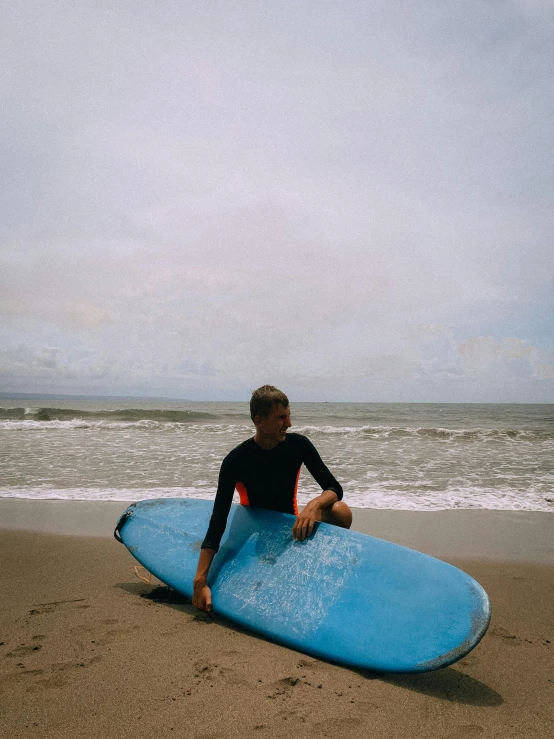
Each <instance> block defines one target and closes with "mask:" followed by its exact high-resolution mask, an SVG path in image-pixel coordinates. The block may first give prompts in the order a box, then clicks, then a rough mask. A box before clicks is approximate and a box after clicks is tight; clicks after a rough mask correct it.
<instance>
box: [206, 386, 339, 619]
mask: <svg viewBox="0 0 554 739" xmlns="http://www.w3.org/2000/svg"><path fill="white" fill-rule="evenodd" d="M250 415H251V417H252V421H253V422H254V426H255V427H256V433H255V435H254V437H253V438H251V439H248V440H247V441H245V442H243V443H242V444H239V446H237V447H235V449H233V450H232V451H231V452H230V453H229V454H228V455H227V456H226V457H225V459H224V460H223V463H222V465H221V471H220V473H219V482H218V486H217V493H216V497H215V502H214V509H213V513H212V517H211V519H210V524H209V527H208V532H207V534H206V537H205V539H204V542H203V544H202V548H201V550H200V557H199V560H198V568H197V570H196V575H195V578H194V595H193V598H192V602H193V604H194V605H195V606H196V607H197V608H199V609H201V610H203V611H207V612H208V613H209V612H210V611H211V609H212V595H211V591H210V588H209V587H208V585H207V582H208V573H209V571H210V566H211V564H212V560H213V558H214V556H215V555H216V553H217V551H218V549H219V543H220V541H221V537H222V536H223V533H224V531H225V527H226V525H227V517H228V515H229V510H230V508H231V502H232V499H233V493H234V491H235V488H236V489H237V492H238V493H239V497H240V502H241V504H242V505H251V506H254V507H257V508H269V509H270V510H274V511H281V512H283V513H294V514H295V515H296V521H295V523H294V526H293V528H292V536H293V537H294V538H295V539H297V540H298V541H302V540H303V539H305V538H306V537H308V536H310V535H311V533H312V530H313V527H314V523H315V522H316V521H325V522H326V523H331V524H334V525H336V526H342V527H343V528H346V529H348V528H350V525H351V523H352V511H351V510H350V508H349V507H348V506H347V505H346V503H343V502H342V488H341V486H340V484H339V483H338V482H337V480H336V479H335V478H334V477H333V475H332V474H331V472H330V471H329V470H328V468H327V467H326V466H325V464H324V463H323V461H322V459H321V457H320V456H319V454H318V452H317V450H316V448H315V447H314V445H313V444H312V442H311V441H310V440H309V439H308V438H307V437H305V436H301V435H300V434H288V433H287V431H288V429H289V428H290V427H291V420H290V408H289V400H288V398H287V396H286V395H285V394H284V393H282V392H281V391H280V390H278V389H277V388H276V387H273V385H264V386H263V387H260V388H258V390H255V391H254V392H253V393H252V398H251V400H250ZM302 464H305V465H306V467H307V468H308V470H309V472H310V473H311V475H312V476H313V478H314V479H315V480H316V482H317V483H318V484H319V485H320V486H321V488H322V492H321V494H320V495H318V496H317V497H316V498H314V499H313V500H311V501H310V502H309V503H308V504H307V505H306V506H305V508H304V509H303V510H302V511H301V512H300V513H299V512H298V507H297V502H296V492H297V488H298V478H299V476H300V468H301V467H302Z"/></svg>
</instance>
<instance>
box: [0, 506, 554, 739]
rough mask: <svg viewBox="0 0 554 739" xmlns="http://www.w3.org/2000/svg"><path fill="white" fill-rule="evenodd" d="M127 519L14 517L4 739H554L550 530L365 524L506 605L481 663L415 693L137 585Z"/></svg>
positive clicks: (542, 518)
mask: <svg viewBox="0 0 554 739" xmlns="http://www.w3.org/2000/svg"><path fill="white" fill-rule="evenodd" d="M125 507H126V506H125V504H117V503H98V504H93V503H90V504H86V503H83V504H81V503H66V502H60V503H58V502H46V501H45V502H40V503H38V502H36V501H32V502H30V501H11V500H10V501H6V500H4V501H0V526H2V528H0V562H1V563H2V567H1V568H0V592H1V599H0V736H2V737H4V736H5V737H14V738H15V737H60V738H61V737H67V738H68V739H69V737H78V738H79V737H95V738H97V737H100V738H105V737H110V738H111V737H114V738H115V737H134V738H141V737H152V736H184V737H187V738H188V737H190V738H191V739H224V738H226V737H229V738H231V737H241V739H249V738H250V737H290V736H291V735H292V736H294V735H295V734H297V733H298V734H300V735H302V736H309V737H322V736H330V737H338V738H341V737H345V738H350V737H356V739H358V738H359V737H361V736H369V737H372V738H377V739H378V738H380V737H400V736H407V737H411V738H413V739H417V738H419V737H429V738H434V737H460V738H462V737H502V738H503V739H504V738H510V737H537V738H538V737H541V739H542V738H543V737H546V736H549V735H551V734H552V731H553V728H554V709H553V706H554V654H553V651H552V650H553V647H552V645H553V643H554V559H553V546H554V537H553V536H552V533H553V531H554V516H552V517H551V514H510V513H506V514H502V513H492V514H491V513H490V512H480V511H456V512H444V514H447V515H442V514H441V513H437V514H421V513H400V512H398V513H396V512H389V511H363V512H359V511H356V517H355V521H356V528H358V529H359V530H365V531H367V532H368V533H372V534H374V535H377V536H382V537H383V538H388V539H391V540H397V541H399V542H400V543H403V544H408V545H410V546H414V547H416V548H419V549H421V550H422V551H427V552H428V553H430V554H435V555H440V556H442V557H443V558H444V559H446V560H447V561H449V562H452V563H453V564H455V565H457V566H460V567H462V568H463V569H465V570H466V571H467V572H469V573H470V574H471V575H472V576H473V577H475V578H476V579H477V580H478V581H479V582H480V583H481V584H482V585H483V586H484V587H485V589H486V590H487V592H488V593H489V596H490V599H491V602H492V606H493V618H492V622H491V626H490V628H489V631H488V633H487V635H486V636H485V637H484V639H483V641H482V642H481V644H479V645H478V647H477V648H476V649H475V650H474V651H473V652H471V653H470V654H469V655H468V656H466V657H465V658H464V659H463V660H461V661H460V662H458V663H456V664H455V665H453V666H451V667H449V668H446V669H443V670H439V671H437V672H433V673H427V674H421V675H404V676H402V675H377V674H371V673H361V672H359V671H354V670H351V669H347V668H344V667H339V666H337V665H333V664H329V663H326V662H322V661H320V660H316V659H313V658H311V657H309V656H306V655H303V654H301V653H299V652H295V651H293V650H290V649H287V648H285V647H281V646H278V645H276V644H272V643H270V642H267V641H265V640H263V639H260V638H258V637H256V636H254V635H252V634H250V633H247V632H246V631H244V630H242V629H238V628H237V627H235V626H234V625H233V624H231V623H229V622H228V621H226V620H224V619H222V618H220V617H218V616H213V617H208V616H205V615H204V614H200V613H198V612H197V611H195V609H194V608H193V607H192V606H191V605H190V603H188V602H187V601H186V600H185V599H182V598H179V597H176V596H175V595H174V594H172V593H170V592H169V591H168V590H167V588H165V587H163V586H161V584H160V583H158V582H157V581H155V580H154V582H153V583H152V584H150V585H147V584H145V583H143V582H141V581H140V580H138V579H137V578H136V577H135V574H134V565H135V561H134V560H133V559H132V557H131V556H130V554H129V553H128V552H127V551H126V549H125V548H124V547H123V546H121V545H120V544H118V543H117V542H116V541H115V540H114V539H113V538H111V536H110V533H111V529H112V528H113V525H114V524H115V521H116V520H117V517H118V515H119V513H120V512H121V511H122V510H123V509H124V508H125ZM41 508H42V510H40V509H41ZM468 514H469V515H468ZM75 527H76V528H75ZM45 530H46V532H50V533H46V532H45ZM76 530H79V531H82V532H84V533H86V534H89V535H82V536H75V535H72V534H74V533H75V531H76ZM391 531H392V534H393V536H391ZM54 532H57V533H54ZM91 533H92V534H95V535H92V536H91V535H90V534H91ZM418 545H419V546H418ZM449 547H450V548H449Z"/></svg>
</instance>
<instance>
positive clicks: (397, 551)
mask: <svg viewBox="0 0 554 739" xmlns="http://www.w3.org/2000/svg"><path fill="white" fill-rule="evenodd" d="M211 510H212V503H211V502H209V501H204V500H187V499H181V498H179V499H157V500H150V501H148V500H147V501H141V502H139V503H135V504H133V505H131V506H130V507H129V508H128V509H127V511H126V512H125V514H124V515H123V517H122V518H121V520H120V522H119V524H118V528H117V529H116V532H117V535H118V536H120V537H121V540H122V542H123V543H124V544H125V546H126V547H127V548H128V550H129V551H130V552H131V554H132V555H133V556H134V557H135V558H136V559H137V560H138V561H139V562H140V563H141V564H142V565H143V566H144V567H145V568H146V569H147V570H149V571H150V572H152V573H153V574H154V575H155V576H156V577H157V578H159V579H160V580H161V581H162V582H164V583H165V584H166V585H168V586H169V587H171V588H174V589H175V590H177V591H179V592H180V593H183V594H184V595H186V596H188V597H191V596H192V581H193V578H194V574H195V572H196V566H197V563H198V554H199V551H200V545H201V543H202V540H203V538H204V535H205V533H206V530H207V527H208V522H209V519H210V515H211ZM293 523H294V516H292V515H289V514H286V513H276V512H273V511H265V510H262V509H254V508H248V507H244V506H237V505H233V506H232V507H231V512H230V514H229V520H228V523H227V529H226V532H225V534H224V537H223V539H222V541H221V548H220V550H219V552H218V554H217V555H216V557H215V559H214V561H213V564H212V567H211V570H210V577H209V585H210V587H211V589H212V599H213V609H214V611H215V612H217V613H220V614H222V615H224V616H226V617H227V618H229V619H231V620H233V621H235V622H236V623H239V624H241V625H243V626H246V627H247V628H249V629H251V630H252V631H255V632H257V633H259V634H262V635H263V636H266V637H268V638H270V639H272V640H275V641H278V642H280V643H282V644H285V645H287V646H289V647H292V648H294V649H297V650H299V651H301V652H305V653H306V654H311V655H313V656H316V657H320V658H323V659H328V660H331V661H334V662H338V663H342V664H345V665H350V666H353V667H359V668H364V669H371V670H379V671H384V672H425V671H428V670H434V669H437V668H439V667H445V666H446V665H449V664H451V663H452V662H455V661H456V660H458V659H460V658H461V657H463V656H464V655H465V654H467V653H468V652H469V651H470V650H471V649H473V648H474V647H475V646H476V644H478V642H479V641H480V639H481V638H482V636H483V635H484V633H485V631H486V630H487V627H488V624H489V620H490V604H489V599H488V597H487V594H486V593H485V591H484V590H483V588H482V587H481V586H480V585H479V583H477V582H476V581H475V580H474V579H473V578H471V577H470V576H469V575H467V574H466V573H464V572H462V571H461V570H459V569H457V568H455V567H453V566H452V565H449V564H447V563H446V562H442V561H440V560H438V559H435V558H433V557H429V556H428V555H425V554H421V553H420V552H415V551H414V550H411V549H407V548H406V547H402V546H399V545H397V544H391V543H390V542H387V541H383V540H382V539H377V538H374V537H371V536H366V535H364V534H360V533H357V532H354V531H346V530H344V529H339V528H337V527H335V526H329V525H327V524H319V525H317V528H316V530H315V532H314V533H313V534H312V536H311V537H310V538H309V539H306V540H305V541H303V542H297V541H294V540H293V538H292V535H291V529H292V525H293Z"/></svg>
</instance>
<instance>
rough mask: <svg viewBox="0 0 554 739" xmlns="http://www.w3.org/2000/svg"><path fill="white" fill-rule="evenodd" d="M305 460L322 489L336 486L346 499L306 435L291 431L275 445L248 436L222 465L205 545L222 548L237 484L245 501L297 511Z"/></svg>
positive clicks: (249, 503) (275, 508)
mask: <svg viewBox="0 0 554 739" xmlns="http://www.w3.org/2000/svg"><path fill="white" fill-rule="evenodd" d="M302 464H305V465H306V467H307V468H308V470H309V472H310V473H311V475H312V477H313V478H314V479H315V481H316V482H317V483H318V484H319V485H321V489H322V490H332V491H333V492H335V493H336V494H337V497H338V499H339V500H342V487H341V486H340V484H339V483H338V482H337V480H336V479H335V478H334V477H333V475H332V474H331V472H329V470H328V468H327V467H326V466H325V464H324V463H323V461H322V459H321V457H320V456H319V453H318V451H317V449H316V448H315V446H314V445H313V444H312V442H311V441H310V440H309V439H308V438H307V437H306V436H301V435H300V434H287V435H286V437H285V440H284V441H283V442H281V443H280V444H278V445H277V446H276V447H274V448H273V449H262V448H261V447H260V446H258V444H256V442H255V441H254V439H248V440H247V441H245V442H243V443H242V444H239V446H237V447H235V448H234V449H233V450H232V451H231V452H229V454H228V455H227V456H226V457H225V459H224V460H223V463H222V465H221V470H220V473H219V482H218V486H217V493H216V496H215V502H214V509H213V513H212V517H211V519H210V525H209V527H208V532H207V534H206V537H205V539H204V542H203V544H202V549H215V550H216V551H217V550H218V549H219V543H220V541H221V537H222V536H223V532H224V531H225V526H226V525H227V516H228V515H229V510H230V508H231V502H232V500H233V493H234V491H235V487H236V489H237V492H238V493H239V496H240V502H241V503H242V505H251V506H254V507H256V508H269V509H270V510H272V511H281V512H283V513H294V514H297V513H298V507H297V503H296V492H297V489H298V478H299V476H300V468H301V467H302Z"/></svg>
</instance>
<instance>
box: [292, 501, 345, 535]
mask: <svg viewBox="0 0 554 739" xmlns="http://www.w3.org/2000/svg"><path fill="white" fill-rule="evenodd" d="M338 499H339V496H338V495H337V494H336V493H335V491H334V490H324V491H323V492H322V493H321V495H318V496H317V498H314V499H313V500H310V502H309V503H308V504H307V505H306V506H305V507H304V508H303V509H302V510H301V511H300V513H299V514H298V516H297V517H296V522H295V524H294V526H293V527H292V535H293V537H294V538H295V539H298V541H302V540H303V539H305V538H306V537H307V536H311V534H312V531H313V528H314V524H315V522H316V521H321V517H322V511H323V510H324V509H325V508H330V507H331V506H332V505H333V503H336V502H337V501H338Z"/></svg>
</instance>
